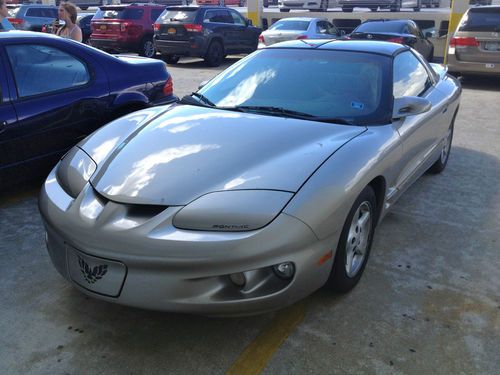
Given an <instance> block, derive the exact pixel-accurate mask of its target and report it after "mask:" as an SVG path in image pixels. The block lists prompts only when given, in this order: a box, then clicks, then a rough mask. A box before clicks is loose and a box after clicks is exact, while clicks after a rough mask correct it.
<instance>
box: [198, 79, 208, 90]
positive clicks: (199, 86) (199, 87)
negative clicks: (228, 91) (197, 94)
mask: <svg viewBox="0 0 500 375" xmlns="http://www.w3.org/2000/svg"><path fill="white" fill-rule="evenodd" d="M207 83H208V80H205V81H201V83H200V84H199V85H198V90H200V89H202V88H203V87H204V86H205V85H206V84H207Z"/></svg>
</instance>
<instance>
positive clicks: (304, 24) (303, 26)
mask: <svg viewBox="0 0 500 375" xmlns="http://www.w3.org/2000/svg"><path fill="white" fill-rule="evenodd" d="M309 23H310V22H309V21H278V22H276V23H274V24H272V25H271V27H270V28H269V30H307V28H308V27H309Z"/></svg>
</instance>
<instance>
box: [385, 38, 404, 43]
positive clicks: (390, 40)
mask: <svg viewBox="0 0 500 375" xmlns="http://www.w3.org/2000/svg"><path fill="white" fill-rule="evenodd" d="M387 41H388V42H392V43H399V44H403V43H404V41H405V40H404V39H403V38H401V37H396V38H389V39H387Z"/></svg>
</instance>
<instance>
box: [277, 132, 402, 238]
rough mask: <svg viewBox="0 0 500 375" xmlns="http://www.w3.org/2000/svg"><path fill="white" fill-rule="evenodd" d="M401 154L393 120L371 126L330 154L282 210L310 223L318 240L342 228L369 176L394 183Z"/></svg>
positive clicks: (369, 179) (370, 179) (369, 178)
mask: <svg viewBox="0 0 500 375" xmlns="http://www.w3.org/2000/svg"><path fill="white" fill-rule="evenodd" d="M401 154H402V149H401V144H400V141H399V135H398V133H397V131H396V130H395V129H394V127H393V125H392V124H390V125H383V126H373V127H370V128H368V130H367V131H366V132H364V133H362V134H360V135H359V136H357V137H356V138H353V139H352V140H351V141H350V142H348V143H346V144H345V145H344V146H342V147H341V148H340V149H338V150H337V151H336V152H335V153H334V154H333V155H332V156H330V158H329V159H328V160H327V161H326V162H325V163H323V165H321V167H320V168H319V169H318V170H317V171H316V172H315V173H314V174H313V175H312V176H311V177H310V178H309V179H308V180H307V181H306V182H305V184H304V185H303V186H302V187H301V188H300V189H299V191H298V192H297V193H296V195H295V196H294V198H293V199H292V200H291V201H290V203H289V204H288V205H287V206H286V207H285V209H284V210H283V212H285V213H287V214H289V215H292V216H294V217H296V218H298V219H299V220H301V221H303V222H304V223H306V224H307V225H309V226H310V227H311V229H312V230H313V231H314V233H315V234H316V236H317V237H318V238H319V239H320V240H321V239H325V238H328V237H330V236H332V235H334V234H335V233H337V232H339V231H340V230H341V229H342V227H343V225H344V222H345V220H346V218H347V215H348V213H349V210H350V209H351V207H352V205H353V203H354V201H355V200H356V198H357V197H358V195H359V194H360V193H361V191H362V190H363V189H364V188H365V187H366V186H367V185H368V184H369V183H370V182H371V181H372V180H374V179H375V178H376V177H379V176H382V177H384V178H385V180H386V185H387V186H388V187H389V186H391V184H393V181H395V179H396V176H397V167H396V166H397V161H398V160H399V158H400V157H401ZM379 206H380V204H379Z"/></svg>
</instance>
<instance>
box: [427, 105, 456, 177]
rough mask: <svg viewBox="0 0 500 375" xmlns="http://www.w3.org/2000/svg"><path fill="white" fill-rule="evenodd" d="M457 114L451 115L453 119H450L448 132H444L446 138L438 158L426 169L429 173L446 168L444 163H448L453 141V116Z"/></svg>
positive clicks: (436, 172)
mask: <svg viewBox="0 0 500 375" xmlns="http://www.w3.org/2000/svg"><path fill="white" fill-rule="evenodd" d="M456 116H457V112H455V114H454V115H453V120H451V124H450V127H449V128H448V132H447V133H446V138H445V141H444V143H443V147H442V148H441V153H440V154H439V159H438V160H436V162H435V163H434V164H432V165H431V167H430V168H429V169H428V172H429V173H431V174H438V173H441V172H442V171H444V169H445V168H446V164H448V159H449V158H450V152H451V143H452V141H453V130H454V128H455V117H456Z"/></svg>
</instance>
